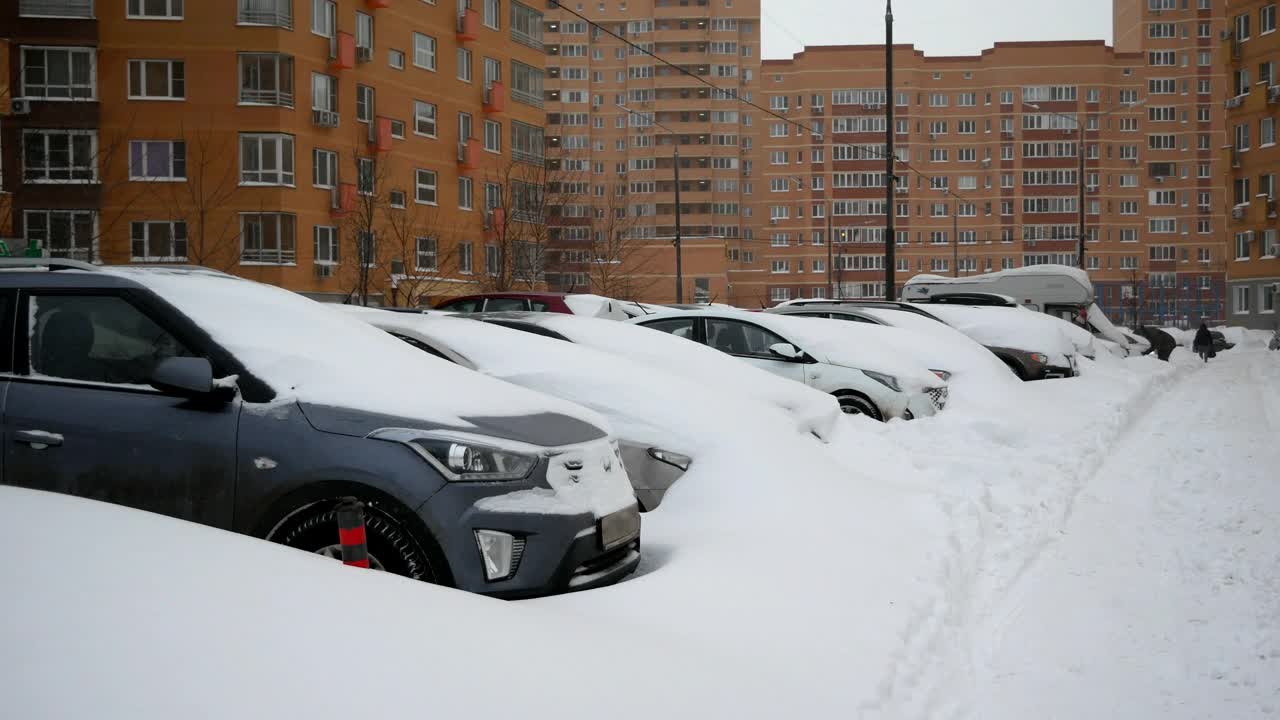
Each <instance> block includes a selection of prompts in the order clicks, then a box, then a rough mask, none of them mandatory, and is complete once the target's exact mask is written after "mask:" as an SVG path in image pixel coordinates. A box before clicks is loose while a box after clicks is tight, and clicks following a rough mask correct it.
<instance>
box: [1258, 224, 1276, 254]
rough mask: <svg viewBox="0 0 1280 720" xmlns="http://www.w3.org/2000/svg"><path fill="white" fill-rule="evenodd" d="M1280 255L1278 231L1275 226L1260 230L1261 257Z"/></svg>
mask: <svg viewBox="0 0 1280 720" xmlns="http://www.w3.org/2000/svg"><path fill="white" fill-rule="evenodd" d="M1276 256H1280V231H1277V230H1276V229H1275V228H1271V229H1269V230H1263V231H1262V257H1264V258H1274V257H1276Z"/></svg>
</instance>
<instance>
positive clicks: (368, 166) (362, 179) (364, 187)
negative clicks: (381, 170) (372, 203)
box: [356, 157, 377, 195]
mask: <svg viewBox="0 0 1280 720" xmlns="http://www.w3.org/2000/svg"><path fill="white" fill-rule="evenodd" d="M376 171H377V167H376V166H375V165H374V162H373V158H363V157H362V158H356V192H358V193H360V194H361V195H372V194H373V193H374V192H375V191H376V190H377V177H376V174H377V172H376Z"/></svg>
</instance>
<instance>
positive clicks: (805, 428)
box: [467, 310, 840, 441]
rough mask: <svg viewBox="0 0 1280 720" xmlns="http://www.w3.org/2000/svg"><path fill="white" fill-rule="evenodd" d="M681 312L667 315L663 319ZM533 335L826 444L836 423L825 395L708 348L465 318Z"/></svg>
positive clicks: (508, 316)
mask: <svg viewBox="0 0 1280 720" xmlns="http://www.w3.org/2000/svg"><path fill="white" fill-rule="evenodd" d="M683 314H684V313H683V312H681V311H674V310H673V311H671V312H670V313H668V314H667V316H668V317H679V316H681V315H683ZM467 317H468V318H470V319H473V320H480V321H482V322H489V323H494V324H496V325H502V326H504V327H508V328H512V329H515V330H521V331H524V332H528V333H533V334H535V335H542V336H544V337H549V338H553V339H556V340H561V341H566V342H571V343H574V344H576V345H582V346H585V347H589V348H593V349H595V350H599V351H601V352H605V353H609V354H610V355H611V356H615V355H616V356H622V357H625V358H628V359H630V360H632V361H634V362H637V363H641V364H643V365H646V366H648V367H651V368H654V369H656V370H660V371H663V372H666V373H670V374H671V375H676V376H680V377H685V378H688V379H690V380H693V381H694V382H696V383H698V384H699V385H702V386H704V387H707V388H709V389H714V390H716V391H717V393H718V394H724V395H739V396H742V397H745V398H750V399H753V400H757V401H759V402H761V403H764V404H766V405H771V406H774V407H777V408H779V409H781V410H782V411H783V412H785V413H786V414H787V415H788V416H790V418H791V421H792V423H794V426H795V428H796V429H798V430H799V431H800V432H803V433H805V434H809V433H812V434H813V435H816V436H817V437H818V438H820V439H822V440H823V441H829V440H830V439H831V438H832V436H833V433H834V431H835V428H836V425H837V423H838V422H839V420H840V407H839V405H838V404H837V403H836V401H835V399H834V398H832V397H831V396H830V395H827V394H825V393H821V392H818V391H817V390H813V389H811V388H808V387H805V386H804V385H801V384H798V383H794V382H791V381H790V380H786V379H784V378H780V377H778V376H776V375H774V374H772V373H768V372H765V371H763V370H760V369H758V368H754V367H751V366H750V365H747V364H746V363H741V362H738V361H737V360H735V359H733V358H731V357H727V356H725V354H724V353H721V352H717V351H715V350H712V349H711V348H708V347H705V346H703V345H698V344H695V343H690V342H685V341H684V340H681V339H680V338H677V337H671V336H666V335H660V334H658V333H653V332H650V331H649V330H646V329H645V328H641V327H635V326H634V325H631V324H628V323H618V322H613V321H611V320H599V319H596V318H584V317H577V316H573V315H561V314H558V313H519V312H513V313H479V314H474V315H468V316H467Z"/></svg>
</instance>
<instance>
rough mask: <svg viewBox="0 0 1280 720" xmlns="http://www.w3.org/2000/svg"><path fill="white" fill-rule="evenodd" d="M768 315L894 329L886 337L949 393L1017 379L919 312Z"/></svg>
mask: <svg viewBox="0 0 1280 720" xmlns="http://www.w3.org/2000/svg"><path fill="white" fill-rule="evenodd" d="M768 312H770V313H776V314H780V315H789V316H799V317H814V318H828V319H832V320H839V321H842V322H848V321H852V322H857V323H863V324H873V325H882V326H888V327H892V328H897V329H898V330H900V331H902V332H899V333H898V334H897V335H896V336H894V337H892V338H890V341H891V342H894V343H896V344H898V345H900V346H903V345H905V346H907V347H908V348H909V350H910V351H911V352H912V354H913V355H914V356H915V357H917V358H918V359H920V360H922V361H923V363H924V364H925V365H926V366H927V367H928V368H929V369H930V370H931V371H933V372H934V373H935V374H937V375H938V376H939V377H942V378H943V379H944V380H946V381H947V382H948V384H949V385H950V387H951V389H953V390H954V389H955V388H956V387H957V385H961V384H969V383H973V384H975V385H979V386H982V387H983V388H984V389H990V386H992V385H1000V384H1005V383H1009V382H1016V380H1017V378H1016V376H1015V375H1014V374H1013V373H1012V372H1011V371H1010V368H1009V367H1008V366H1007V365H1005V364H1004V363H1003V362H1001V361H1000V359H999V358H998V357H996V356H995V355H994V354H993V353H992V352H991V351H990V350H988V349H986V348H985V347H983V346H982V345H980V344H979V343H977V342H976V341H974V340H973V339H972V338H970V337H969V336H968V335H965V334H964V333H962V332H960V331H959V330H956V329H955V328H953V327H951V326H950V325H947V324H946V323H944V322H942V321H940V320H938V319H936V318H933V317H928V316H925V315H922V314H920V313H915V312H903V311H900V310H894V309H891V308H878V307H863V308H859V307H856V306H853V305H834V304H833V305H816V304H811V305H791V306H782V307H776V308H772V309H770V310H769V311H768Z"/></svg>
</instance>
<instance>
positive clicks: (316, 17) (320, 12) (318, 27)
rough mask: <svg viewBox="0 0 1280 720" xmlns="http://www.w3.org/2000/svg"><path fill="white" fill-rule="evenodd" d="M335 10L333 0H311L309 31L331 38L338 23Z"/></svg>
mask: <svg viewBox="0 0 1280 720" xmlns="http://www.w3.org/2000/svg"><path fill="white" fill-rule="evenodd" d="M336 12H337V9H336V7H335V5H334V3H333V0H311V32H313V33H315V34H316V35H319V36H321V37H327V38H333V37H334V35H335V34H336V33H335V30H336V28H337V24H338V23H337V19H336Z"/></svg>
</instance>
